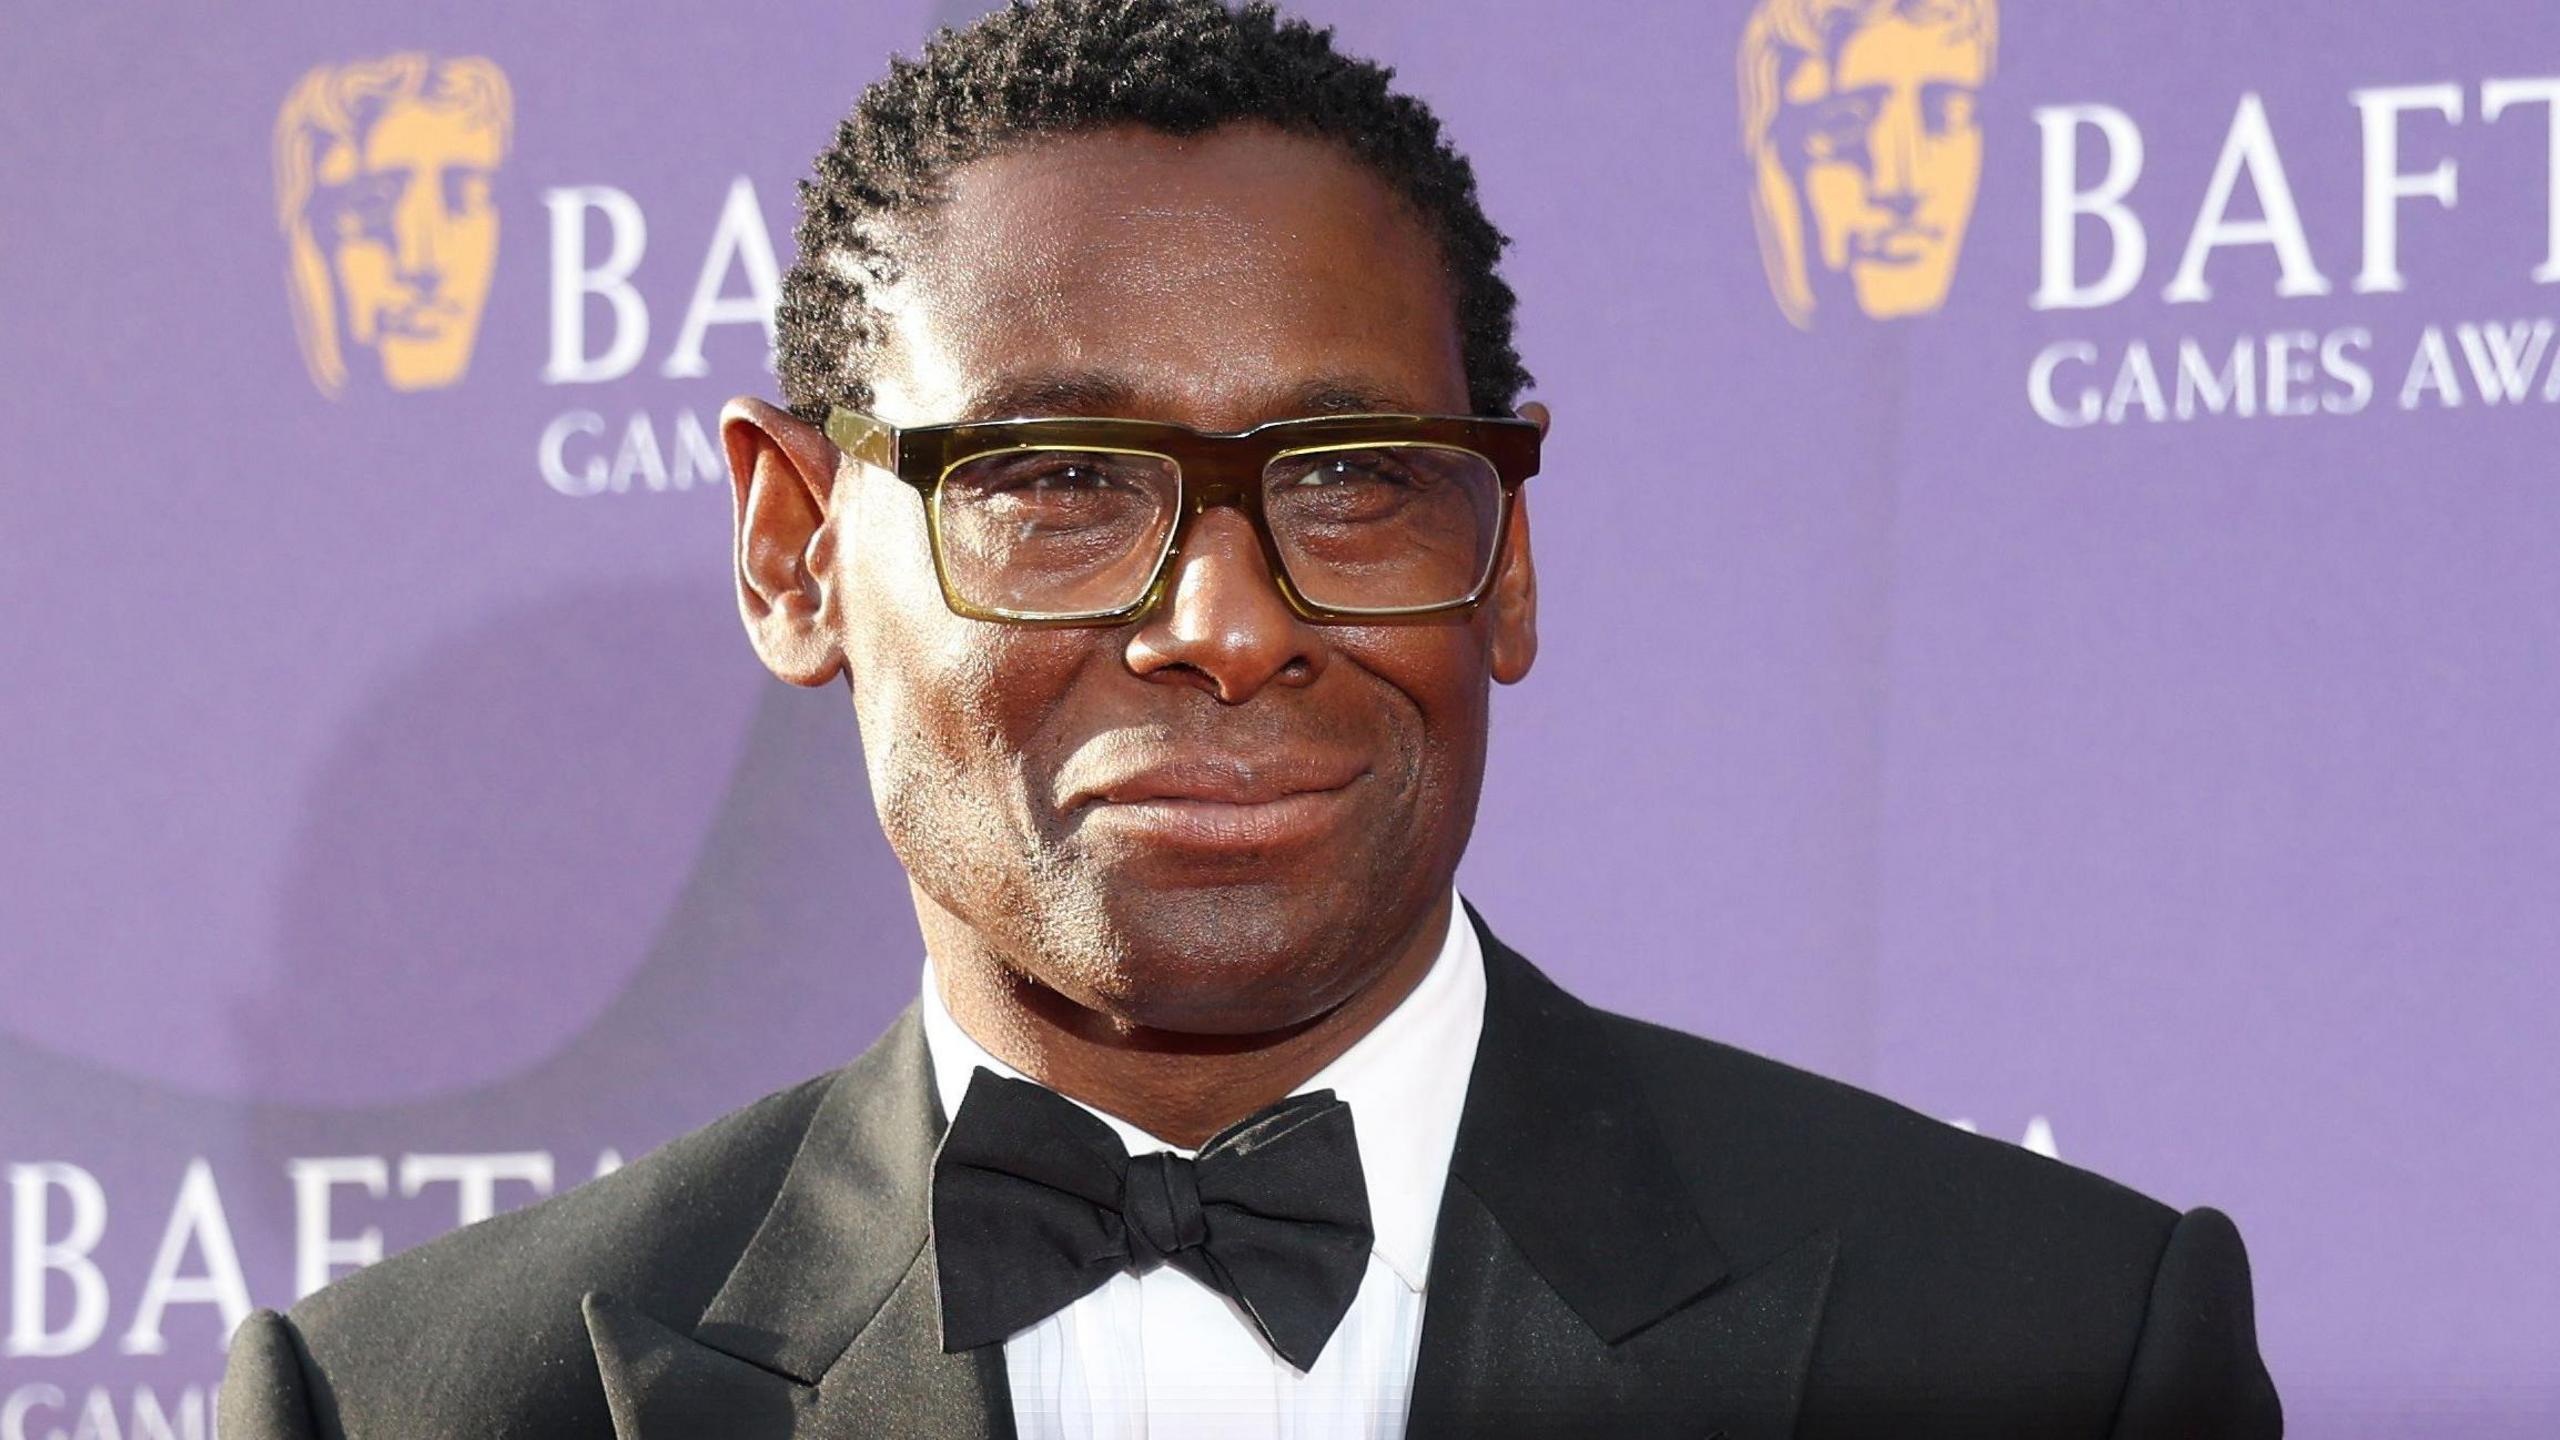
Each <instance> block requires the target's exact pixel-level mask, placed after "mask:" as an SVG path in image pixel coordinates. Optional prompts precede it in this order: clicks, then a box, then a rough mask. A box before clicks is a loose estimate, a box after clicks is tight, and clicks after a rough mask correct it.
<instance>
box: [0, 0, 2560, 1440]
mask: <svg viewBox="0 0 2560 1440" xmlns="http://www.w3.org/2000/svg"><path fill="white" fill-rule="evenodd" d="M1307 11H1308V13H1310V14H1311V15H1313V16H1314V17H1316V18H1319V19H1322V20H1326V21H1329V22H1332V23H1334V24H1336V25H1338V26H1339V27H1340V30H1341V32H1342V35H1343V37H1344V39H1345V41H1346V43H1347V44H1348V45H1349V46H1350V47H1351V48H1353V49H1355V50H1359V51H1363V52H1365V53H1370V54H1373V55H1376V56H1378V57H1380V58H1382V59H1385V60H1387V61H1389V62H1391V63H1393V64H1394V65H1395V66H1396V67H1397V68H1398V70H1399V72H1400V75H1401V77H1402V80H1403V82H1404V83H1405V84H1407V85H1409V86H1410V87H1412V88H1413V89H1414V90H1415V91H1417V92H1418V93H1420V94H1422V95H1423V96H1424V97H1426V98H1427V99H1428V100H1430V101H1431V103H1432V104H1433V105H1435V106H1436V107H1438V109H1439V110H1440V112H1441V113H1442V114H1443V116H1444V117H1445V118H1446V120H1447V122H1448V123H1449V125H1450V127H1451V129H1452V131H1453V132H1454V136H1455V138H1456V140H1457V142H1458V143H1459V144H1460V145H1461V146H1462V147H1463V148H1464V149H1465V150H1467V151H1468V152H1469V153H1470V154H1471V155H1472V156H1473V158H1474V160H1475V163H1476V166H1477V169H1478V172H1479V175H1480V177H1481V179H1482V183H1483V187H1484V192H1485V196H1486V200H1487V203H1488V206H1489V208H1490V210H1491V212H1492V214H1493V216H1494V218H1495V219H1496V221H1497V223H1499V224H1501V225H1502V226H1503V227H1504V228H1505V229H1506V230H1507V231H1508V232H1509V233H1510V234H1511V236H1512V238H1513V241H1514V246H1513V249H1512V251H1511V252H1510V257H1509V260H1508V262H1507V266H1506V270H1507V273H1508V275H1509V277H1510V279H1511V280H1512V282H1513V284H1514V285H1515V286H1516V287H1517V288H1518V289H1519V291H1520V293H1521V296H1522V334H1521V348H1522V350H1523V352H1524V353H1525V355H1526V357H1527V359H1528V362H1529V365H1530V368H1531V369H1532V370H1533V371H1534V372H1535V373H1536V375H1537V377H1538V383H1537V386H1536V388H1535V392H1534V393H1535V394H1536V396H1537V397H1538V398H1540V399H1542V400H1544V401H1545V402H1546V403H1547V404H1549V405H1550V406H1551V407H1552V408H1553V410H1554V412H1555V416H1556V421H1555V431H1554V435H1553V437H1552V439H1551V441H1550V444H1549V447H1548V458H1547V464H1546V470H1545V473H1544V474H1543V475H1541V477H1540V478H1539V479H1538V480H1537V481H1535V482H1533V484H1532V486H1531V489H1530V492H1529V493H1530V495H1531V497H1532V502H1531V503H1532V504H1533V507H1534V508H1535V510H1536V514H1537V538H1538V544H1539V548H1540V551H1541V555H1540V573H1541V576H1542V579H1543V582H1544V604H1543V618H1544V622H1545V635H1544V646H1543V649H1542V652H1541V659H1540V663H1539V665H1538V668H1537V672H1536V673H1535V674H1534V675H1533V676H1532V677H1531V678H1530V680H1529V681H1528V683H1526V684H1525V685H1522V686H1520V687H1518V688H1517V689H1514V690H1510V691H1506V692H1504V693H1503V694H1502V695H1501V696H1500V697H1499V699H1498V705H1497V733H1496V738H1495V749H1494V755H1493V761H1492V775H1491V778H1490V781H1489V789H1488V793H1487V797H1486V802H1485V805H1484V810H1483V815H1482V819H1481V822H1480V826H1479V830H1478V833H1477V837H1476V841H1475V845H1474V848H1473V850H1472V852H1471V854H1470V857H1469V859H1468V862H1467V866H1466V868H1465V870H1464V872H1463V873H1462V875H1461V882H1462V885H1463V887H1464V888H1465V890H1466V891H1467V893H1468V894H1469V895H1470V897H1471V898H1473V899H1474V900H1475V901H1476V903H1477V904H1478V905H1480V906H1481V907H1482V908H1483V910H1484V911H1485V913H1486V914H1487V916H1488V918H1489V919H1490V920H1491V921H1492V922H1493V924H1494V925H1495V926H1496V928H1497V929H1499V930H1500V931H1501V932H1502V933H1503V934H1504V935H1505V937H1506V938H1508V939H1510V940H1511V941H1513V942H1514V943H1516V944H1517V945H1519V946H1520V947H1521V948H1522V949H1523V950H1524V951H1525V952H1527V953H1528V954H1529V955H1531V956H1532V957H1533V958H1535V959H1536V960H1538V961H1539V962H1540V963H1541V964H1543V965H1544V966H1545V967H1547V968H1548V969H1549V970H1550V971H1551V972H1553V973H1554V974H1556V975H1557V976H1558V977H1559V978H1561V979H1562V980H1564V981H1565V982H1566V983H1567V984H1568V985H1570V986H1572V987H1574V988H1576V989H1578V990H1579V991H1580V992H1581V993H1583V994H1585V995H1586V996H1589V997H1591V998H1592V999H1594V1000H1596V1001H1599V1002H1601V1003H1603V1004H1606V1005H1609V1006H1611V1007H1614V1008H1618V1009H1622V1010H1627V1011H1631V1012H1634V1013H1637V1014H1641V1015H1645V1016H1648V1017H1651V1018H1655V1019H1659V1020H1662V1021H1665V1022H1668V1023H1670V1024H1673V1025H1677V1026H1680V1027H1682V1028H1685V1029H1690V1030H1694V1031H1698V1032H1701V1033H1705V1034H1709V1035H1714V1036H1717V1037H1720V1038H1723V1039H1727V1040H1730V1041H1733V1042H1735V1043H1739V1044H1742V1045H1745V1046H1747V1047H1750V1048H1753V1049H1757V1050H1760V1051H1763V1052H1766V1053H1769V1054H1773V1055H1776V1056H1779V1057H1781V1058H1784V1059H1787V1060H1790V1061H1792V1062H1795V1063H1798V1064H1801V1065H1805V1066H1809V1067H1812V1068H1815V1069H1819V1070H1822V1071H1824V1072H1827V1073H1830V1074H1833V1075H1837V1076H1839V1077H1841V1078H1843V1079H1846V1080H1849V1081H1852V1082H1854V1083H1857V1084H1861V1085H1864V1086H1867V1087H1869V1088H1872V1089H1876V1090H1879V1091H1881V1092H1883V1093H1884V1094H1887V1095H1889V1096H1892V1097H1894V1098H1895V1099H1898V1100H1900V1101H1903V1102H1904V1103H1907V1104H1910V1105H1912V1106H1915V1107H1917V1108H1919V1109H1921V1110H1923V1111H1926V1112H1928V1113H1930V1114H1932V1115H1936V1116H1938V1117H1941V1118H1943V1119H1945V1120H1947V1121H1948V1122H1949V1123H1958V1124H1965V1125H1970V1126H1973V1127H1975V1128H1977V1129H1979V1130H1981V1131H1982V1132H1983V1133H1985V1134H1989V1135H1995V1136H1998V1137H2000V1138H2002V1139H2004V1140H2008V1141H2011V1142H2014V1143H2019V1144H2025V1145H2030V1146H2032V1147H2034V1148H2037V1149H2040V1150H2043V1151H2046V1152H2048V1153H2052V1154H2057V1155H2058V1156H2059V1157H2060V1158H2062V1159H2064V1160H2066V1161H2069V1162H2071V1163H2074V1164H2079V1165H2084V1166H2088V1167H2091V1168H2093V1169H2096V1170H2099V1171H2101V1172H2103V1173H2106V1174H2108V1175H2112V1176H2115V1177H2117V1178H2119V1179H2122V1180H2124V1181H2125V1182H2127V1183H2129V1184H2132V1185H2135V1186H2137V1187H2139V1188H2142V1189H2144V1190H2147V1191H2149V1192H2151V1193H2153V1194H2155V1195H2158V1196H2159V1197H2161V1198H2162V1199H2164V1200H2167V1201H2169V1202H2171V1203H2173V1204H2177V1205H2182V1206H2183V1205H2194V1204H2214V1205H2218V1206H2221V1207H2223V1208H2224V1209H2226V1210H2228V1211H2230V1212H2231V1213H2232V1214H2233V1215H2234V1216H2235V1217H2236V1218H2237V1219H2238V1221H2239V1223H2240V1226H2241V1230H2242V1233H2243V1234H2244V1235H2245V1236H2246V1237H2247V1239H2248V1241H2249V1243H2250V1246H2251V1251H2252V1255H2253V1257H2254V1260H2255V1264H2256V1275H2257V1281H2258V1287H2259V1316H2260V1324H2261V1330H2262V1335H2263V1340H2264V1345H2265V1351H2266V1354H2267V1357H2268V1360H2269V1363H2270V1365H2271V1366H2272V1368H2273V1370H2274V1372H2275V1374H2276V1377H2277V1379H2278V1381H2279V1383H2280V1385H2281V1386H2282V1388H2283V1390H2284V1392H2285V1395H2286V1398H2287V1402H2288V1406H2287V1408H2288V1411H2289V1413H2290V1416H2291V1419H2292V1421H2293V1425H2294V1431H2295V1433H2297V1434H2303V1435H2335V1436H2348V1435H2357V1436H2365V1435H2371V1436H2382V1435H2429V1436H2519V1437H2521V1436H2547V1435H2551V1434H2555V1433H2560V1200H2555V1199H2554V1196H2555V1193H2560V1122H2555V1120H2554V1119H2553V1114H2554V1106H2555V1102H2560V1046H2556V1045H2555V1044H2554V1043H2553V1035H2554V1032H2555V1029H2560V980H2555V962H2554V952H2555V949H2560V473H2555V459H2554V454H2555V449H2560V339H2555V334H2554V331H2555V317H2560V11H2554V10H2553V9H2552V7H2551V6H2550V5H2549V4H2548V3H2547V0H2466V3H2464V4H2462V5H2459V6H2447V5H2443V4H2438V3H2422V0H2390V3H2384V0H2366V3H2359V4H2356V5H2352V6H2342V5H2338V4H2335V3H2330V0H2264V3H2254V4H2250V5H2225V4H2210V3H2205V0H1709V3H1699V0H1676V3H1675V0H1645V3H1636V0H1626V3H1595V4H1576V5H1554V4H1528V3H1519V4H1511V3H1486V4H1465V5H1457V4H1426V3H1420V0H1394V3H1379V0H1321V3H1311V4H1310V5H1308V7H1307ZM974 13H975V7H974V6H971V5H969V4H965V3H961V4H945V5H942V6H938V7H937V6H935V5H933V4H931V3H928V0H908V3H891V0H876V3H872V0H842V3H816V0H752V3H739V4H731V5H722V6H702V5H679V4H673V3H645V4H633V5H626V6H621V7H617V8H616V9H615V11H614V12H613V14H612V15H611V17H610V19H609V20H608V19H607V18H606V17H604V16H602V15H600V14H599V15H590V14H588V13H587V12H584V11H578V12H575V13H571V12H553V11H549V10H544V9H541V8H539V7H537V8H534V9H527V8H526V7H522V6H510V5H500V4H495V3H489V0H470V3H462V4H455V5H446V6H434V7H427V6H414V7H413V6H364V7H328V8H322V9H313V8H311V7H301V6H286V5H281V4H274V3H251V4H246V5H242V6H237V7H233V8H230V9H228V10H226V11H225V12H224V13H223V14H222V15H221V16H220V17H219V19H218V21H217V20H213V19H209V18H208V17H206V16H204V15H200V14H198V13H196V12H194V11H185V12H182V11H181V10H180V9H179V8H178V7H174V6H167V5H160V6H149V5H140V6H93V7H87V8H81V9H77V10H63V11H59V12H58V13H56V14H54V15H52V16H51V17H50V18H47V19H44V20H42V21H38V20H37V19H36V18H35V17H32V16H22V17H17V22H18V23H12V24H11V25H10V26H9V27H8V29H9V31H10V41H9V43H8V44H7V45H5V46H0V117H5V126H6V128H5V136H6V140H7V144H6V146H5V150H6V156H7V158H6V160H5V161H0V378H4V379H5V383H0V424H4V426H5V428H4V429H0V433H5V434H6V436H7V441H6V446H7V454H8V465H7V478H6V481H5V484H0V736H5V739H6V743H5V744H0V866H5V872H6V877H7V878H6V882H5V884H0V1210H5V1212H6V1215H5V1219H0V1292H5V1293H0V1304H5V1310H4V1311H0V1440H72V1437H77V1440H99V1437H126V1440H137V1437H154V1440H157V1437H201V1436H204V1435H207V1434H209V1433H210V1430H211V1411H212V1403H211V1391H212V1388H213V1385H214V1382H215V1380H216V1378H217V1377H218V1376H219V1374H220V1370H221V1365H222V1359H223V1352H222V1342H223V1337H224V1336H225V1335H226V1334H227V1333H228V1331H229V1329H230V1327H231V1325H232V1324H233V1322H235V1321H236V1320H237V1319H238V1318H239V1317H240V1315H241V1314H242V1313H244V1311H245V1310H246V1309H247V1308H248V1307H250V1306H253V1305H273V1306H283V1305H286V1304H289V1303H290V1302H292V1301H293V1300H294V1299H295V1298H296V1297H298V1296H299V1295H302V1294H304V1293H307V1292H309V1291H310V1290H312V1289H313V1288H315V1287H317V1286H319V1285H321V1284H323V1283H325V1282H326V1281H328V1280H329V1279H330V1278H331V1277H333V1276H336V1275H339V1274H343V1273H345V1272H346V1271H348V1270H350V1269H352V1268H354V1267H357V1266H361V1265H363V1264H365V1263H367V1262H368V1261H370V1260H373V1259H376V1258H378V1257H380V1256H382V1255H384V1254H386V1253H389V1252H391V1251H394V1250H397V1249H399V1248H400V1247H403V1246H407V1245H411V1244H415V1243H417V1242H419V1241H422V1240H425V1239H427V1238H429V1237H431V1236H434V1235H436V1234H438V1233H441V1232H443V1231H445V1230H447V1229H449V1228H451V1227H453V1226H454V1225H456V1224H458V1223H463V1222H467V1221H470V1220H472V1219H474V1218H477V1217H480V1216H484V1215H487V1214H490V1213H492V1212H494V1211H497V1210H503V1209H506V1208H509V1207H513V1206H518V1205H521V1204H524V1203H527V1202H529V1201H532V1200H534V1199H536V1198H538V1197H540V1196H543V1195H546V1194H550V1193H555V1192H558V1191H560V1190H563V1189H565V1188H567V1187H569V1186H573V1185H576V1184H578V1183H580V1182H582V1181H585V1180H587V1179H589V1178H591V1177H593V1176H594V1175H596V1174H598V1173H599V1172H601V1171H605V1170H609V1169H611V1168H612V1167H614V1166H616V1165H618V1164H620V1163H621V1162H622V1161H623V1159H625V1158H627V1157H631V1156H634V1155H637V1154H639V1153H641V1152H642V1151H645V1150H647V1149H648V1148H650V1147H652V1146H655V1145H657V1144H659V1143H661V1142H663V1141H665V1140H666V1139H668V1138H670V1137H671V1136H673V1135H675V1134H678V1133H680V1132H682V1131H684V1130H686V1129H689V1128H691V1127H693V1126H695V1125H697V1124H700V1123H702V1122H704V1121H706V1120H708V1119H710V1118H712V1117H713V1116H715V1115H717V1114H719V1113H721V1112H724V1111H726V1110H728V1109H731V1108H734V1107H735V1106H737V1105H739V1104H742V1103H744V1102H745V1101H747V1100H749V1099H751V1098H753V1097H755V1096H757V1095H760V1094H762V1093H765V1092H766V1091H768V1090H771V1089H775V1088H778V1087H780V1086H783V1085H786V1084H788V1083H791V1082H793V1081H796V1080H798V1079H800V1078H802V1077H804V1076H806V1075H809V1074H812V1073H815V1072H818V1071H820V1070H824V1069H828V1068H831V1067H833V1066H835V1065H837V1064H840V1063H842V1062H843V1061H844V1060H845V1059H847V1058H849V1057H850V1056H851V1055H853V1054H854V1053H856V1052H858V1051H859V1050H860V1049H861V1048H862V1047H863V1046H864V1045H865V1044H866V1043H867V1042H868V1041H869V1040H870V1038H871V1037H872V1035H873V1034H874V1033H875V1032H876V1031H877V1030H878V1029H879V1028H880V1027H881V1026H882V1025H884V1024H885V1023H886V1022H887V1021H888V1020H889V1019H890V1018H891V1016H893V1015H894V1014H895V1013H896V1011H897V1010H898V1009H899V1008H900V1007H901V1006H902V1005H904V1004H905V1003H906V1002H907V1000H908V999H909V998H910V997H911V996H912V993H913V990H914V987H915V984H916V977H917V971H918V965H919V961H920V952H919V949H918V941H917V938H916V934H915V931H914V926H913V920H912V916H911V912H910V910H909V906H908V901H907V898H906V894H905V890H904V887H903V883H902V880H901V876H900V874H899V872H898V870H897V868H896V866H895V864H894V862H893V860H892V858H891V856H890V855H889V853H888V852H887V849H886V847H885V845H884V844H883V842H882V841H881V840H880V838H879V837H878V834H877V832H876V830H875V829H874V826H873V821H872V817H871V810H870V801H869V797H868V795H867V793H866V791H865V788H864V783H863V771H862V763H861V756H860V753H859V749H858V737H857V736H856V733H855V728H854V724H853V715H852V712H851V707H850V706H849V704H848V703H847V702H846V698H845V696H844V694H843V692H842V691H841V690H840V689H833V688H830V689H823V690H818V691H809V692H803V691H797V690H791V689H788V688H787V687H784V686H782V685H780V684H778V683H776V682H774V681H772V680H771V679H769V678H767V677H766V676H765V675H764V674H763V672H762V671H761V670H760V669H759V668H758V667H757V666H756V664H755V662H754V661H753V659H752V657H751V655H750V654H749V651H748V649H747V647H746V645H745V643H744V640H743V637H742V636H741V634H740V633H739V627H738V623H737V620H736V618H735V609H734V600H733V598H732V595H731V593H730V589H729V578H728V577H729V562H728V551H727V543H728V528H727V527H728V524H729V500H728V492H727V488H726V478H725V475H724V474H723V470H722V462H721V457H720V454H719V446H718V442H717V432H716V419H717V413H718V409H719V406H720V404H721V402H722V401H723V400H724V399H725V398H727V397H728V396H730V395H733V394H737V393H741V392H754V393H763V394H771V393H773V391H774V388H775V387H774V385H773V381H772V376H771V373H770V370H769V369H768V360H767V357H768V353H769V349H768V347H769V344H770V340H771V332H770V322H769V314H770V308H771V304H772V300H773V297H774V293H775V289H776V277H777V274H778V271H779V268H780V267H781V266H782V265H783V264H784V263H787V261H788V258H789V246H790V238H791V230H792V225H793V223H794V218H795V217H794V205H795V203H796V202H795V193H794V189H793V184H794V181H795V179H796V178H797V177H798V176H799V175H800V174H801V173H803V171H804V170H805V168H806V166H807V164H808V162H809V159H810V157H811V155H812V154H813V153H814V152H815V151H816V150H817V148H818V147H819V146H820V145H821V144H822V143H823V142H824V141H825V140H826V138H827V137H828V136H829V135H830V134H831V132H832V129H833V127H834V125H835V123H836V121H837V119H838V118H839V117H840V116H841V115H842V113H843V112H844V110H845V109H846V107H847V106H848V105H849V103H850V102H851V100H852V98H853V96H854V94H855V93H856V91H857V90H858V89H859V88H860V87H861V86H862V85H863V84H864V83H865V82H867V81H868V80H869V79H871V78H872V77H873V76H875V75H876V74H878V73H879V72H880V71H881V70H882V68H883V66H884V63H885V58H886V57H887V56H888V55H889V54H890V53H891V52H892V51H912V50H913V49H914V48H915V46H916V45H917V44H918V42H919V41H920V40H921V38H922V37H923V36H924V35H925V34H926V33H927V32H928V31H929V30H930V29H931V28H932V27H933V26H934V25H936V24H940V23H945V22H955V21H966V20H967V19H969V18H971V16H972V15H973V14H974Z"/></svg>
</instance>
